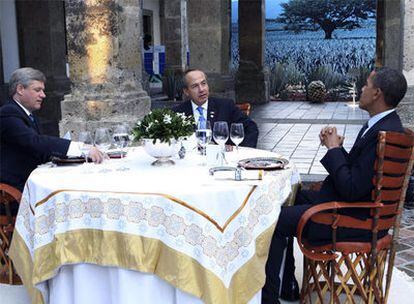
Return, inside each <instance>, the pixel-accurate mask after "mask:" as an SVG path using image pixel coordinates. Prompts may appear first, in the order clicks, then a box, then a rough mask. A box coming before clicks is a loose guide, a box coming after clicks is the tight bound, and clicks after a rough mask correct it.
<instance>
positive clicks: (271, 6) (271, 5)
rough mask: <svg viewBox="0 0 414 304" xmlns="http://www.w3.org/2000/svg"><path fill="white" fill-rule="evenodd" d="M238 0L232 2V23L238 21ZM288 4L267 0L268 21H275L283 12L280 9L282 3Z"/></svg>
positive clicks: (276, 0) (283, 0)
mask: <svg viewBox="0 0 414 304" xmlns="http://www.w3.org/2000/svg"><path fill="white" fill-rule="evenodd" d="M238 2H239V1H238V0H232V1H231V21H232V22H237V19H238V12H237V7H238V5H239V4H238ZM283 2H287V0H266V3H265V7H266V19H274V18H276V17H277V16H278V15H279V14H280V13H281V12H282V8H281V7H280V3H283Z"/></svg>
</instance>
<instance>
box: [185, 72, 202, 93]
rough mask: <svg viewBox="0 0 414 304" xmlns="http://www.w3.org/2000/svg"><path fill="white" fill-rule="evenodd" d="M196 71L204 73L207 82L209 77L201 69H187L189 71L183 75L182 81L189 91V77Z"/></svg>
mask: <svg viewBox="0 0 414 304" xmlns="http://www.w3.org/2000/svg"><path fill="white" fill-rule="evenodd" d="M195 71H198V72H201V73H203V74H204V77H205V78H206V80H207V75H206V73H204V72H203V71H202V70H200V69H187V70H185V72H184V74H183V78H182V81H183V84H184V87H185V88H187V89H188V83H187V75H188V74H189V73H191V72H195Z"/></svg>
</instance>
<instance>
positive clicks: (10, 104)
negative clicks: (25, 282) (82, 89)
mask: <svg viewBox="0 0 414 304" xmlns="http://www.w3.org/2000/svg"><path fill="white" fill-rule="evenodd" d="M45 82H46V77H45V75H44V74H43V73H42V72H40V71H38V70H35V69H32V68H20V69H17V70H16V71H14V72H13V74H12V76H11V78H10V81H9V93H10V99H9V100H8V101H7V103H6V104H4V105H3V106H2V107H1V108H0V182H1V183H6V184H8V185H10V186H13V187H15V188H17V189H19V190H20V191H23V187H24V184H25V183H26V180H27V178H28V177H29V175H30V173H31V172H32V171H33V170H34V169H35V168H36V167H37V166H38V165H40V164H42V163H45V162H47V161H49V159H50V157H51V156H57V157H65V156H81V155H82V145H83V143H79V142H71V141H70V140H67V139H63V138H58V137H54V136H47V135H42V134H41V132H40V130H39V124H38V121H37V118H36V117H35V116H33V114H32V113H33V112H34V111H36V110H39V109H40V108H41V106H42V101H43V99H44V98H45V97H46V95H45V92H44V90H45ZM88 156H89V157H90V158H91V159H92V160H93V161H94V162H96V163H100V162H102V160H103V158H104V154H103V153H102V152H101V151H99V150H98V149H97V148H95V147H92V146H90V147H89V153H88Z"/></svg>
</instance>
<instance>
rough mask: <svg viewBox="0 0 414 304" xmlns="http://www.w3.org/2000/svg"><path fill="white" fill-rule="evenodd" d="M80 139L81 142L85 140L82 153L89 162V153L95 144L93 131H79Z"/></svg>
mask: <svg viewBox="0 0 414 304" xmlns="http://www.w3.org/2000/svg"><path fill="white" fill-rule="evenodd" d="M78 140H79V141H80V142H83V145H82V148H81V151H82V155H83V156H84V157H85V162H86V163H87V162H88V154H89V150H90V146H92V145H93V141H92V136H91V132H89V131H81V132H79V137H78Z"/></svg>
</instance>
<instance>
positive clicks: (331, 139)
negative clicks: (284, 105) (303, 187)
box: [262, 67, 407, 304]
mask: <svg viewBox="0 0 414 304" xmlns="http://www.w3.org/2000/svg"><path fill="white" fill-rule="evenodd" d="M406 91H407V81H406V80H405V78H404V76H403V75H402V74H401V73H400V72H398V71H396V70H393V69H390V68H385V67H384V68H379V69H376V70H375V71H373V72H372V73H371V74H370V75H369V77H368V79H367V83H366V85H365V86H364V88H363V90H362V95H361V98H360V102H359V107H360V108H361V109H364V110H366V111H368V113H369V115H370V119H369V120H368V122H367V124H366V125H364V127H363V128H362V129H361V131H360V132H359V134H358V136H357V139H356V141H355V143H354V146H353V147H352V149H351V151H350V152H349V153H348V152H347V151H345V149H344V148H343V147H342V141H343V138H341V136H339V135H338V134H337V130H336V128H335V127H325V128H323V129H322V131H321V133H320V135H319V137H320V140H321V144H322V145H324V146H326V147H327V148H328V151H327V152H326V154H325V156H324V157H323V158H322V160H321V163H322V164H323V166H324V167H325V169H326V170H327V171H328V173H329V175H328V177H327V178H326V179H325V180H324V182H323V184H322V187H321V189H320V191H299V193H298V194H297V197H296V201H295V205H294V206H291V207H282V210H281V213H280V216H279V220H278V223H277V225H276V228H275V232H274V235H273V238H272V243H271V245H270V251H269V257H268V260H267V264H266V283H265V285H264V287H263V290H262V303H266V304H268V303H279V300H278V299H279V294H280V296H281V298H282V299H286V300H296V299H297V298H298V297H299V294H298V284H297V281H296V279H295V277H294V270H295V266H294V258H293V236H295V235H296V228H297V225H298V222H299V220H300V218H301V216H302V214H303V213H304V212H305V211H306V210H307V209H309V208H310V207H312V206H313V205H315V204H320V203H324V202H329V201H345V202H355V201H371V191H372V189H373V188H374V186H373V183H372V179H373V176H374V174H375V172H374V163H375V159H376V146H377V141H378V139H377V138H378V132H379V131H396V132H403V131H404V129H403V126H402V124H401V121H400V118H399V116H398V114H397V113H396V112H395V107H396V106H397V105H398V103H399V102H400V101H401V99H402V98H403V97H404V95H405V93H406ZM343 213H346V214H347V215H350V216H353V217H356V218H359V219H364V218H367V217H368V216H369V212H363V211H361V210H360V209H348V210H347V211H346V212H343ZM386 233H387V231H381V232H380V233H379V237H382V236H384V235H386ZM337 235H338V240H342V241H352V240H369V239H370V238H371V233H370V232H369V231H364V230H359V229H350V228H348V229H341V230H338V234H337ZM305 237H306V238H307V240H308V241H309V242H311V243H319V244H320V243H327V242H330V241H331V237H332V235H331V229H330V227H329V226H325V225H321V224H316V223H313V222H310V223H309V224H308V225H307V226H306V228H305ZM286 246H287V250H286V258H285V264H284V271H283V280H282V282H283V283H282V286H280V282H281V280H280V278H279V275H280V269H281V265H282V260H283V255H284V250H285V248H286ZM280 287H281V288H280ZM279 291H280V292H279Z"/></svg>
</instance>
